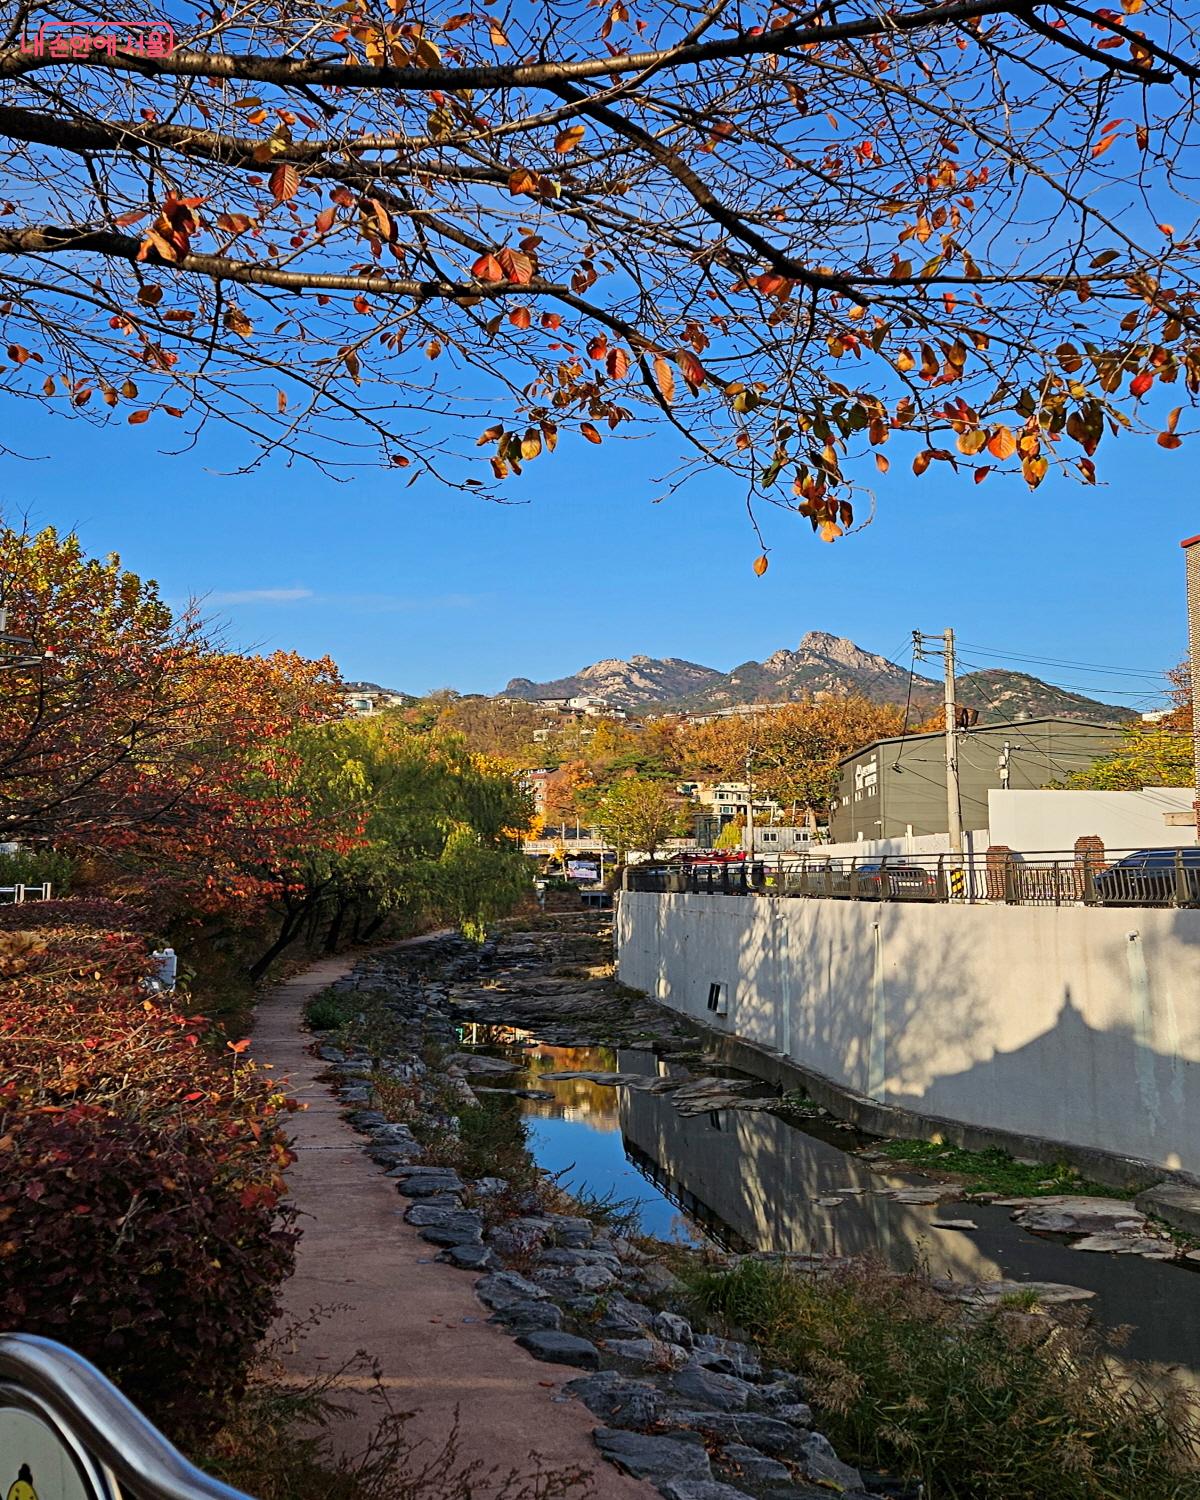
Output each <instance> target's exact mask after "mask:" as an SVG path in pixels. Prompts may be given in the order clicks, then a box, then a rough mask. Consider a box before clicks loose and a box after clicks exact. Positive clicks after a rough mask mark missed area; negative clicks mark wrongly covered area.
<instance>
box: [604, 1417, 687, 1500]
mask: <svg viewBox="0 0 1200 1500" xmlns="http://www.w3.org/2000/svg"><path fill="white" fill-rule="evenodd" d="M592 1437H593V1439H594V1441H595V1444H596V1447H597V1448H599V1450H600V1452H601V1453H603V1454H604V1456H605V1458H607V1459H610V1460H611V1461H612V1462H613V1463H615V1464H616V1465H617V1467H618V1468H621V1469H624V1470H625V1472H626V1473H627V1474H632V1475H633V1477H634V1478H635V1479H646V1480H649V1482H650V1483H651V1484H657V1485H660V1486H662V1485H665V1484H670V1483H675V1482H678V1481H679V1480H682V1479H711V1478H712V1465H711V1464H710V1463H709V1461H708V1454H707V1453H706V1452H705V1451H704V1445H703V1443H702V1442H701V1441H700V1439H699V1437H698V1436H696V1434H694V1433H688V1434H684V1433H678V1434H675V1435H673V1436H671V1437H649V1436H647V1435H646V1434H644V1433H640V1432H625V1431H622V1430H621V1429H620V1428H617V1427H597V1428H596V1430H595V1432H594V1433H593V1434H592Z"/></svg>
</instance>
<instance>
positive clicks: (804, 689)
mask: <svg viewBox="0 0 1200 1500" xmlns="http://www.w3.org/2000/svg"><path fill="white" fill-rule="evenodd" d="M908 691H909V677H908V672H907V670H906V669H905V668H903V667H900V666H897V665H896V664H895V663H893V662H890V661H888V660H887V659H886V658H885V657H882V656H877V655H876V654H875V653H874V652H871V651H864V650H863V648H862V647H861V646H856V645H855V644H854V642H853V641H851V640H847V639H846V638H845V637H843V636H835V635H830V634H829V633H828V632H826V631H823V630H810V631H809V632H808V634H807V635H806V636H805V637H804V639H803V640H802V641H801V642H800V644H799V646H797V648H796V649H795V650H794V651H789V650H786V649H784V650H780V651H776V652H774V653H772V655H770V656H768V657H767V659H766V660H765V661H761V662H758V661H748V662H743V663H742V665H741V666H738V667H734V668H733V670H732V671H730V672H720V671H718V670H717V669H716V668H714V667H705V666H701V665H700V664H699V663H697V662H693V661H682V660H680V659H679V658H678V657H665V658H661V659H660V658H656V657H651V656H633V657H630V659H629V660H628V661H622V660H619V659H609V660H606V661H599V662H596V663H594V664H593V665H592V666H590V667H583V668H581V669H580V670H579V671H578V672H576V673H574V674H573V675H572V676H570V677H560V678H558V679H556V680H555V681H553V682H532V681H530V679H529V678H528V677H514V678H513V680H512V681H511V682H510V683H509V684H508V686H507V687H506V688H505V690H504V693H503V694H502V695H501V696H503V697H507V698H523V699H526V700H529V701H531V702H533V701H536V700H537V699H539V698H574V697H579V696H582V695H585V694H594V695H596V696H597V697H601V698H607V699H609V700H610V701H611V702H612V703H613V704H614V705H615V706H616V707H619V708H624V709H627V710H634V711H640V712H643V713H644V712H647V711H652V710H655V709H658V710H663V709H681V710H688V711H690V712H701V711H703V710H705V709H717V708H734V707H736V706H738V705H739V704H745V703H788V702H792V701H794V700H796V699H800V698H808V697H812V696H813V695H815V694H817V693H861V694H862V695H863V696H864V697H867V698H870V699H872V700H873V701H875V702H877V703H903V702H904V701H905V699H906V697H907V695H908ZM958 698H959V701H960V702H961V703H962V704H963V705H964V707H967V708H976V709H978V710H979V718H980V722H981V723H992V724H994V723H999V722H1004V721H1007V720H1012V719H1022V718H1029V719H1033V718H1041V717H1044V716H1047V715H1054V716H1059V717H1062V718H1068V719H1085V720H1090V721H1093V722H1110V723H1111V722H1113V721H1114V720H1118V719H1128V718H1132V717H1135V716H1134V714H1133V713H1132V710H1130V709H1127V708H1118V707H1115V706H1114V705H1112V704H1109V703H1100V702H1098V701H1097V700H1096V699H1094V698H1085V697H1083V696H1082V695H1081V694H1079V693H1071V692H1068V691H1067V690H1066V689H1065V688H1057V687H1054V686H1053V684H1051V683H1048V682H1043V681H1041V679H1040V678H1037V677H1031V676H1029V675H1028V674H1027V673H1025V672H1009V671H1006V670H1004V669H1003V668H1000V667H996V668H989V669H988V670H987V671H984V672H971V673H968V674H967V675H966V676H963V677H960V678H959V679H958ZM941 701H942V685H941V683H940V682H938V681H935V680H934V679H933V678H930V677H924V676H915V677H914V678H913V682H912V708H913V717H914V718H916V719H922V718H926V717H928V715H929V713H930V712H931V711H932V710H933V709H935V708H936V707H937V705H938V704H940V703H941Z"/></svg>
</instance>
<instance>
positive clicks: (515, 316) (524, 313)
mask: <svg viewBox="0 0 1200 1500" xmlns="http://www.w3.org/2000/svg"><path fill="white" fill-rule="evenodd" d="M508 321H509V322H510V323H511V324H512V326H513V327H514V328H521V329H525V328H528V327H529V325H530V324H531V323H532V322H533V315H532V313H531V312H530V311H529V309H528V308H527V307H514V308H513V310H512V312H510V313H509V315H508Z"/></svg>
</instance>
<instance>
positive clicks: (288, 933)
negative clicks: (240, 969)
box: [248, 902, 308, 984]
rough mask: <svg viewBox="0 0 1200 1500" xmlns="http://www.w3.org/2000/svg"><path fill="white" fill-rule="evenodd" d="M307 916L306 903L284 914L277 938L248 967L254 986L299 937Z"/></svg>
mask: <svg viewBox="0 0 1200 1500" xmlns="http://www.w3.org/2000/svg"><path fill="white" fill-rule="evenodd" d="M307 914H308V903H307V902H305V903H304V905H303V906H301V907H299V908H298V909H297V910H296V911H289V912H287V913H285V915H284V918H283V922H282V923H281V924H280V928H279V936H278V937H277V938H276V939H275V941H274V942H273V943H272V944H271V946H270V947H269V948H268V949H267V950H266V952H265V953H263V954H262V955H261V956H260V957H258V958H256V959H255V960H254V962H253V963H252V964H251V965H250V968H249V970H248V973H249V975H250V979H251V980H252V982H253V983H254V984H257V983H258V981H259V980H260V979H261V978H262V977H263V975H264V974H265V973H266V972H267V970H268V969H269V968H270V967H271V965H272V964H273V963H274V962H275V960H276V959H277V958H278V957H279V955H280V954H281V953H283V952H285V951H286V950H287V949H288V948H290V947H291V946H292V944H293V943H294V942H295V941H296V939H297V938H298V937H299V936H300V930H301V928H302V927H303V925H304V918H305V916H306V915H307Z"/></svg>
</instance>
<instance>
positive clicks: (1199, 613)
mask: <svg viewBox="0 0 1200 1500" xmlns="http://www.w3.org/2000/svg"><path fill="white" fill-rule="evenodd" d="M1179 545H1180V546H1181V547H1182V548H1183V551H1184V556H1185V558H1186V560H1187V612H1188V673H1189V676H1190V677H1191V681H1192V753H1193V765H1194V768H1195V777H1196V800H1195V802H1193V803H1192V807H1193V809H1194V811H1195V813H1196V842H1197V843H1200V536H1190V537H1188V538H1187V540H1186V541H1183V542H1180V544H1179Z"/></svg>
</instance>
